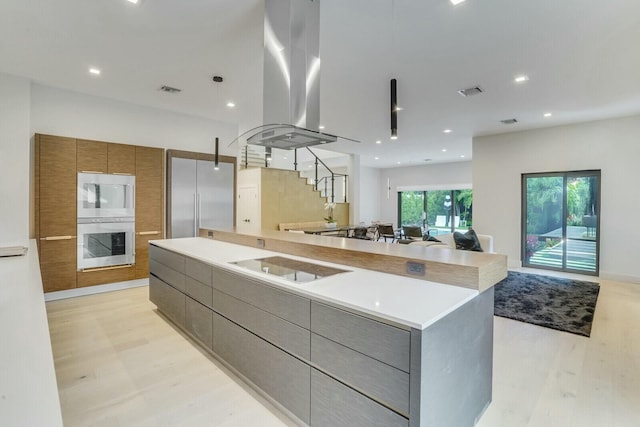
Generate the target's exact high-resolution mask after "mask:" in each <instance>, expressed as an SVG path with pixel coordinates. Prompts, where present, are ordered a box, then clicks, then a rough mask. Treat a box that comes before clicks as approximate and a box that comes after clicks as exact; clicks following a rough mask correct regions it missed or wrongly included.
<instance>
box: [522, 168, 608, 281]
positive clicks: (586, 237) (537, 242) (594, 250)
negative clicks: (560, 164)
mask: <svg viewBox="0 0 640 427" xmlns="http://www.w3.org/2000/svg"><path fill="white" fill-rule="evenodd" d="M599 211H600V171H578V172H558V173H545V174H524V175H523V176H522V213H523V221H522V259H523V265H524V266H525V267H534V268H545V269H550V270H562V271H568V272H574V273H582V274H593V275H597V274H598V260H599V247H600V245H599V237H600V232H599V226H598V225H599Z"/></svg>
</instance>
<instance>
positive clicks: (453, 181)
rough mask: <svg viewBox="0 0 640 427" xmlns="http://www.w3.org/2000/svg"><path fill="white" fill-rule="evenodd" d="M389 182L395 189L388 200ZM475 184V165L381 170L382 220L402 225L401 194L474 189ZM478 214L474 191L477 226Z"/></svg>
mask: <svg viewBox="0 0 640 427" xmlns="http://www.w3.org/2000/svg"><path fill="white" fill-rule="evenodd" d="M387 179H389V181H388V182H389V186H390V187H391V190H390V191H389V197H388V198H387ZM471 181H472V180H471V162H454V163H435V164H433V165H424V166H410V167H403V168H402V167H401V168H390V169H381V170H380V176H379V184H378V189H377V192H378V194H379V197H380V211H379V219H380V220H381V221H382V222H389V223H392V224H394V225H396V224H397V223H398V191H410V190H416V191H420V190H454V189H460V188H470V187H471ZM475 211H476V208H475V188H474V206H473V212H474V224H475Z"/></svg>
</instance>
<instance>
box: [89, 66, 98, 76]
mask: <svg viewBox="0 0 640 427" xmlns="http://www.w3.org/2000/svg"><path fill="white" fill-rule="evenodd" d="M89 72H90V73H91V74H93V75H96V76H99V75H100V73H101V71H100V69H99V68H95V67H91V68H89Z"/></svg>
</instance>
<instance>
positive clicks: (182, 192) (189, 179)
mask: <svg viewBox="0 0 640 427" xmlns="http://www.w3.org/2000/svg"><path fill="white" fill-rule="evenodd" d="M196 176H197V174H196V161H195V160H193V159H183V158H179V157H173V158H172V159H171V236H170V237H171V238H179V237H194V236H195V235H196V233H195V229H196V204H197V196H196V182H197V181H196Z"/></svg>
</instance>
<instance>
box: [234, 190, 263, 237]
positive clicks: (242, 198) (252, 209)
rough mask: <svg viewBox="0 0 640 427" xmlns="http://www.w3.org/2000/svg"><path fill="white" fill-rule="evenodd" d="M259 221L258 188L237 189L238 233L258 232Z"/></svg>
mask: <svg viewBox="0 0 640 427" xmlns="http://www.w3.org/2000/svg"><path fill="white" fill-rule="evenodd" d="M260 221H261V220H260V199H259V198H258V187H256V186H248V187H240V188H238V220H237V221H236V224H237V225H236V227H237V229H238V231H240V232H242V233H252V232H259V231H260V228H261V223H260Z"/></svg>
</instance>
